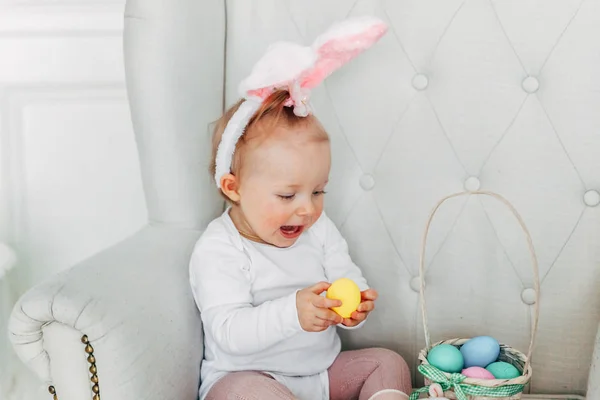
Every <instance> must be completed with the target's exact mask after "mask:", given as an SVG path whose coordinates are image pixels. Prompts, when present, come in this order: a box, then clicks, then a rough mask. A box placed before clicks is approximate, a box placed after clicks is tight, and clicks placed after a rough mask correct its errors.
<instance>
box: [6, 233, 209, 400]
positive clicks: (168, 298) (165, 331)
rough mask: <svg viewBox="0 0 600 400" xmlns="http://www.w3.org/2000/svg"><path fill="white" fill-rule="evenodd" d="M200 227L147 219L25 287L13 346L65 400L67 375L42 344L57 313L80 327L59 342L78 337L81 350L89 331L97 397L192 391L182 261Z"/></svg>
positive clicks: (190, 305)
mask: <svg viewBox="0 0 600 400" xmlns="http://www.w3.org/2000/svg"><path fill="white" fill-rule="evenodd" d="M199 235H200V232H199V231H196V230H185V229H175V228H156V227H148V228H145V229H143V230H142V231H140V232H139V233H137V234H136V235H134V236H132V237H130V238H128V239H126V240H125V241H123V242H121V243H119V244H117V245H115V246H114V247H112V248H110V249H107V250H105V251H103V252H101V253H99V254H98V255H96V256H94V257H92V258H91V259H89V260H87V261H84V262H82V263H81V264H79V265H77V266H75V267H74V268H72V269H70V270H68V271H66V272H64V273H61V274H59V275H56V276H54V277H53V278H52V279H50V280H49V281H47V282H44V283H42V284H40V285H38V286H36V287H34V288H33V289H31V290H29V291H28V292H27V293H26V294H25V295H24V296H23V297H21V299H20V300H19V302H18V303H17V305H16V306H15V308H14V310H13V313H12V318H11V320H10V326H9V330H10V332H11V340H12V343H13V346H14V347H15V350H16V351H17V354H18V355H19V357H20V358H21V359H22V360H23V361H24V362H25V363H26V364H27V365H28V366H29V367H30V368H31V369H33V370H34V371H35V372H36V373H37V374H38V375H39V376H40V377H41V378H42V379H43V380H44V381H46V382H47V383H48V384H49V385H50V384H52V385H54V386H55V387H56V389H57V392H58V394H59V399H61V400H62V397H61V395H60V393H61V388H62V387H65V386H71V385H72V383H71V381H70V380H69V377H68V376H67V375H65V374H63V373H60V372H53V371H51V370H50V363H49V358H53V356H52V354H50V353H49V352H47V351H46V350H47V349H46V347H45V345H44V342H45V341H46V340H47V339H45V337H44V334H45V333H44V332H43V327H44V326H45V325H47V324H53V323H60V324H62V325H65V326H67V327H71V328H73V329H74V330H76V331H78V332H79V333H80V334H79V335H77V338H72V339H71V341H73V340H77V341H76V342H75V343H70V345H69V346H68V347H67V348H65V349H62V351H66V350H67V349H74V348H76V347H79V348H80V357H81V358H82V359H83V360H85V357H86V354H85V352H84V347H83V345H82V344H81V342H79V340H80V338H81V336H82V335H83V334H84V333H85V334H87V335H88V338H89V340H90V342H91V343H92V345H93V347H94V355H95V357H96V360H97V367H98V377H99V379H100V389H101V393H102V398H105V399H113V400H131V399H148V400H167V399H172V400H185V399H189V400H191V399H195V398H196V396H197V390H198V383H199V381H198V380H199V374H200V370H199V368H200V363H201V360H202V326H201V321H200V315H199V313H198V311H197V308H196V306H195V304H194V300H193V298H192V295H191V291H190V290H189V283H188V282H189V281H188V261H189V257H190V254H191V251H192V248H193V245H194V243H195V242H196V240H197V239H198V237H199ZM50 340H51V342H57V341H58V340H59V339H56V338H54V339H50ZM53 348H54V349H55V350H57V349H56V346H54V347H53ZM71 351H72V350H71ZM73 363H77V361H74V362H73ZM52 367H53V368H56V367H59V368H58V369H63V368H65V369H69V368H70V365H69V364H61V365H60V366H57V365H52ZM77 376H81V375H80V374H78V375H75V376H73V377H72V378H75V377H77ZM66 391H68V392H71V390H70V389H67V390H66ZM73 400H83V399H73Z"/></svg>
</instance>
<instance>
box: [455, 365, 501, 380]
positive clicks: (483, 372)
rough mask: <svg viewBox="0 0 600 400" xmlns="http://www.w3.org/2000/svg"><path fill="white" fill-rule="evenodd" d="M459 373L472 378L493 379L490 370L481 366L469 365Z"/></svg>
mask: <svg viewBox="0 0 600 400" xmlns="http://www.w3.org/2000/svg"><path fill="white" fill-rule="evenodd" d="M461 374H463V375H464V376H466V377H467V378H474V379H494V378H495V377H494V375H492V373H491V372H490V371H488V370H487V369H485V368H481V367H469V368H465V369H463V370H462V372H461Z"/></svg>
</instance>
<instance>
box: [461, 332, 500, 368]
mask: <svg viewBox="0 0 600 400" xmlns="http://www.w3.org/2000/svg"><path fill="white" fill-rule="evenodd" d="M460 352H461V353H462V356H463V359H464V361H465V368H470V367H481V368H485V367H487V366H488V365H490V364H491V363H493V362H494V361H496V360H498V356H499V355H500V344H499V343H498V341H497V340H496V339H494V338H493V337H489V336H478V337H474V338H473V339H471V340H469V341H468V342H466V343H465V344H463V345H462V347H461V348H460Z"/></svg>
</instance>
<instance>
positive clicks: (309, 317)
mask: <svg viewBox="0 0 600 400" xmlns="http://www.w3.org/2000/svg"><path fill="white" fill-rule="evenodd" d="M329 286H331V284H330V283H327V282H319V283H317V284H316V285H313V286H310V287H307V288H305V289H302V290H300V291H298V292H297V293H296V309H297V310H298V320H299V321H300V326H301V327H302V329H304V330H305V331H307V332H321V331H324V330H325V329H327V328H329V327H330V326H331V325H337V324H339V323H341V322H342V317H340V316H339V315H338V314H336V313H335V312H334V311H332V310H330V308H331V307H339V306H341V305H342V302H341V301H339V300H334V299H328V298H326V297H323V296H319V295H320V294H321V293H323V292H324V291H326V290H327V289H328V288H329Z"/></svg>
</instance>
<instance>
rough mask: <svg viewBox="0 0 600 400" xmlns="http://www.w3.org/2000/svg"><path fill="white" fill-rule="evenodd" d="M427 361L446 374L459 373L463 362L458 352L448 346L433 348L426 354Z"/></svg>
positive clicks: (442, 345)
mask: <svg viewBox="0 0 600 400" xmlns="http://www.w3.org/2000/svg"><path fill="white" fill-rule="evenodd" d="M427 361H429V364H431V365H433V366H434V367H436V368H438V369H440V370H442V371H444V372H448V373H453V372H460V371H462V369H463V366H464V364H465V361H464V359H463V355H462V354H461V352H460V350H458V349H457V348H456V347H454V346H452V345H449V344H440V345H438V346H435V347H434V348H433V349H431V350H430V351H429V354H427Z"/></svg>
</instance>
